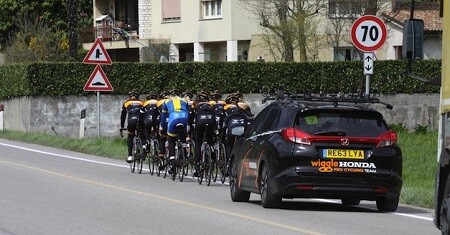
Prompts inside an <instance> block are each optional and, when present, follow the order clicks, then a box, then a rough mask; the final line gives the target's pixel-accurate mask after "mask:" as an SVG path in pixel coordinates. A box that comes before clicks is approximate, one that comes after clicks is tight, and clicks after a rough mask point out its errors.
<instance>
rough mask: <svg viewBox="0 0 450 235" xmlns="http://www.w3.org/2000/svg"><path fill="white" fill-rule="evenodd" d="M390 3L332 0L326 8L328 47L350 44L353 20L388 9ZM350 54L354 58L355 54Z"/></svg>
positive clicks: (380, 0)
mask: <svg viewBox="0 0 450 235" xmlns="http://www.w3.org/2000/svg"><path fill="white" fill-rule="evenodd" d="M330 1H331V0H330ZM390 4H391V1H390V0H346V1H332V2H331V3H330V4H329V10H328V21H329V24H327V26H326V43H327V45H328V47H332V48H337V47H340V46H342V45H352V44H351V40H350V29H351V26H352V24H353V22H355V20H356V19H357V18H359V17H360V16H362V15H377V14H378V13H379V12H381V11H383V10H388V9H389V6H390ZM389 10H390V9H389ZM335 53H336V51H335ZM335 56H336V55H335ZM350 56H351V57H352V59H355V58H354V57H355V56H357V55H356V54H353V55H350Z"/></svg>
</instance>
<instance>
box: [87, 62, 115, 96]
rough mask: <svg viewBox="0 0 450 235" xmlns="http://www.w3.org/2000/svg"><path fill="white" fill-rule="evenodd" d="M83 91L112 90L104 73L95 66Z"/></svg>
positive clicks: (100, 68) (99, 67) (98, 66)
mask: <svg viewBox="0 0 450 235" xmlns="http://www.w3.org/2000/svg"><path fill="white" fill-rule="evenodd" d="M83 90H84V91H112V90H113V88H112V86H111V83H110V82H109V80H108V78H107V77H106V74H105V72H104V71H103V69H102V67H101V66H100V65H97V66H96V67H95V69H94V72H92V74H91V76H90V77H89V80H88V81H87V82H86V85H84V88H83Z"/></svg>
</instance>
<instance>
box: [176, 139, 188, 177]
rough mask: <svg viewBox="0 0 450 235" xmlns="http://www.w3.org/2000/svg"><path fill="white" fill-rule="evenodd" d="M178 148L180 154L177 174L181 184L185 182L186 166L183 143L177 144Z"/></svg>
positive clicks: (178, 154) (178, 155)
mask: <svg viewBox="0 0 450 235" xmlns="http://www.w3.org/2000/svg"><path fill="white" fill-rule="evenodd" d="M177 146H178V152H177V153H176V154H177V157H176V158H177V165H176V166H177V172H178V179H179V180H180V182H183V180H184V166H185V165H186V164H185V162H186V159H185V158H184V148H183V143H181V142H178V143H177Z"/></svg>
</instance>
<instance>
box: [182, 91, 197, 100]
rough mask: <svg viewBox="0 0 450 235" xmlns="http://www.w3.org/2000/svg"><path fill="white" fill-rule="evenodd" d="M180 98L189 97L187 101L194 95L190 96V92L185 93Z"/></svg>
mask: <svg viewBox="0 0 450 235" xmlns="http://www.w3.org/2000/svg"><path fill="white" fill-rule="evenodd" d="M181 96H183V97H189V99H192V97H194V94H192V92H190V91H186V92H184V93H183V94H182V95H181Z"/></svg>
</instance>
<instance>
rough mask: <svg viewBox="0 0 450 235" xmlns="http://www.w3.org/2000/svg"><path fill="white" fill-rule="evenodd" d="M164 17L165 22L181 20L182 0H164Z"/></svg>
mask: <svg viewBox="0 0 450 235" xmlns="http://www.w3.org/2000/svg"><path fill="white" fill-rule="evenodd" d="M162 18H163V22H167V21H180V20H181V7H180V0H162Z"/></svg>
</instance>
